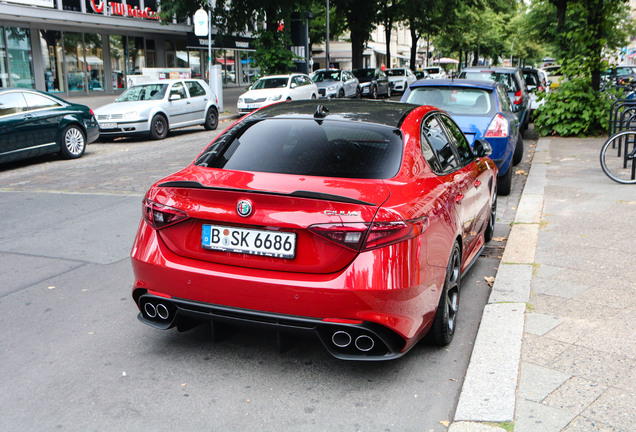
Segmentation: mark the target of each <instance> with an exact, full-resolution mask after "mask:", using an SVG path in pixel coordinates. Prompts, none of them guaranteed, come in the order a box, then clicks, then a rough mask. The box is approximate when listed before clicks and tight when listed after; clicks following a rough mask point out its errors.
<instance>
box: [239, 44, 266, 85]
mask: <svg viewBox="0 0 636 432" xmlns="http://www.w3.org/2000/svg"><path fill="white" fill-rule="evenodd" d="M251 54H252V53H251V52H249V51H240V58H241V71H242V72H241V85H244V84H247V85H249V84H252V83H253V82H254V81H256V78H257V77H258V76H259V74H260V72H261V69H260V68H258V67H255V66H254V58H253V57H252V56H251Z"/></svg>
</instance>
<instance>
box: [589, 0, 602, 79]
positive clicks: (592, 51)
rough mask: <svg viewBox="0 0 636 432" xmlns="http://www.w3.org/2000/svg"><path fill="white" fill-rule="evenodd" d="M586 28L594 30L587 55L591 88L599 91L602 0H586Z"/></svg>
mask: <svg viewBox="0 0 636 432" xmlns="http://www.w3.org/2000/svg"><path fill="white" fill-rule="evenodd" d="M587 7H588V12H587V13H588V15H587V28H589V29H590V30H592V31H593V32H594V35H595V37H594V38H593V39H592V40H591V41H590V47H589V55H590V60H591V62H590V64H591V65H592V70H591V73H592V77H591V78H592V88H593V89H594V90H595V91H599V90H600V88H601V68H600V65H601V59H602V56H603V46H602V45H601V43H600V40H601V39H602V37H603V0H588V3H587Z"/></svg>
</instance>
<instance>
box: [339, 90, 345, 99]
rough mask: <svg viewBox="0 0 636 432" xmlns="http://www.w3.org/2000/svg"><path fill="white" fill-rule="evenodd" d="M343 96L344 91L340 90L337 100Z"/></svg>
mask: <svg viewBox="0 0 636 432" xmlns="http://www.w3.org/2000/svg"><path fill="white" fill-rule="evenodd" d="M344 96H345V93H344V89H340V91H339V92H338V98H340V99H342V98H343V97H344Z"/></svg>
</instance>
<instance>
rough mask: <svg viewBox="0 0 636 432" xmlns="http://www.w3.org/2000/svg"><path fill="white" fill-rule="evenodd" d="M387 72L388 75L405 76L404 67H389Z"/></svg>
mask: <svg viewBox="0 0 636 432" xmlns="http://www.w3.org/2000/svg"><path fill="white" fill-rule="evenodd" d="M386 74H387V75H388V76H404V69H389V70H388V71H386Z"/></svg>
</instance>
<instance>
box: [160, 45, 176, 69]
mask: <svg viewBox="0 0 636 432" xmlns="http://www.w3.org/2000/svg"><path fill="white" fill-rule="evenodd" d="M163 46H164V49H165V51H166V67H169V68H172V67H177V54H176V53H175V51H174V44H173V43H172V41H169V40H167V41H164V42H163Z"/></svg>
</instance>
